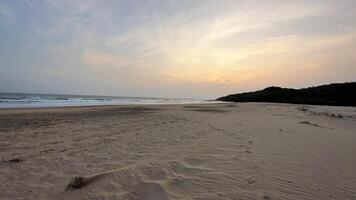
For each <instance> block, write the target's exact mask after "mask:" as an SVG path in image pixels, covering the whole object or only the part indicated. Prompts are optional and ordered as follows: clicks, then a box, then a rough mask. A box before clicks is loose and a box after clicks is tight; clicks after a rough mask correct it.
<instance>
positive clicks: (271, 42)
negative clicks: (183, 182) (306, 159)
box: [0, 0, 356, 96]
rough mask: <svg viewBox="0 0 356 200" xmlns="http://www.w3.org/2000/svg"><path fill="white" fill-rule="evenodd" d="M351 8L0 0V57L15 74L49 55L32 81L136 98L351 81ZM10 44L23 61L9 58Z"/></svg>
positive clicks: (346, 2)
mask: <svg viewBox="0 0 356 200" xmlns="http://www.w3.org/2000/svg"><path fill="white" fill-rule="evenodd" d="M355 7H356V2H355V1H351V0H341V1H337V2H336V1H333V0H325V1H322V0H316V1H307V0H295V1H294V0H292V1H279V0H272V1H258V0H249V1H247V0H226V1H221V0H209V1H206V0H197V1H191V0H182V1H170V0H168V1H167V0H156V1H139V0H130V1H128V0H119V1H104V2H103V1H95V0H79V1H69V0H64V1H56V0H46V1H32V0H25V1H21V2H14V1H4V0H2V1H1V0H0V16H1V19H0V20H1V21H3V22H6V23H7V25H5V24H2V25H0V31H1V32H2V33H3V34H2V39H0V40H1V41H2V43H3V44H4V45H2V46H1V47H0V51H2V52H5V53H4V54H3V56H2V57H0V58H1V60H2V61H1V62H3V63H0V64H2V66H5V63H6V70H7V71H12V72H14V71H16V70H23V69H24V63H21V62H20V61H21V60H31V62H29V63H31V65H30V64H27V65H26V69H27V70H31V69H35V68H36V69H37V68H38V66H42V65H43V62H41V59H43V58H46V59H45V60H46V62H48V63H46V66H47V65H48V66H47V70H45V71H47V72H44V71H41V72H40V73H41V74H37V75H33V77H32V79H38V78H40V77H41V76H45V75H46V73H48V71H51V72H52V73H54V72H58V71H67V70H68V71H70V73H74V74H76V73H77V74H83V73H84V74H86V78H87V79H88V80H93V85H94V84H95V85H97V84H99V83H101V84H103V85H105V86H106V87H107V88H106V89H105V90H103V89H102V88H101V90H103V91H104V92H105V93H110V94H121V93H122V94H128V95H130V94H132V95H136V96H137V95H141V94H139V93H138V92H137V93H135V92H134V91H139V92H142V91H144V92H146V93H144V94H142V95H148V96H150V94H151V93H155V94H157V95H162V96H171V95H174V96H180V95H185V96H186V95H188V96H189V95H190V94H191V95H197V96H199V95H198V94H196V91H197V90H199V89H198V88H199V87H201V88H206V87H208V86H209V87H210V88H212V89H211V91H210V92H211V93H210V95H208V92H207V93H206V94H202V96H215V95H221V94H224V93H229V92H234V91H233V90H247V89H257V88H260V87H264V86H267V85H270V84H277V85H284V86H289V87H301V86H305V85H307V84H321V83H325V82H329V81H330V80H331V81H347V80H349V79H352V78H351V77H352V76H353V75H356V69H355V67H354V66H355V65H354V64H355V62H356V61H355V59H354V58H353V55H354V53H355V50H354V49H356V48H355V47H356V44H355V40H356V39H355V34H356V28H355V27H356V14H355V12H354V10H353V8H355ZM10 41H12V42H10ZM20 47H21V48H20ZM335 49H338V51H337V52H336V51H335ZM9 50H10V51H13V52H12V53H13V54H18V57H19V59H13V58H10V57H9V56H7V57H6V56H5V55H9ZM29 55H32V56H31V57H30V56H29ZM58 58H60V60H59V59H58ZM46 66H45V67H46ZM42 68H43V67H42ZM64 69H66V70H64ZM335 72H337V73H338V76H334V77H333V76H332V74H334V73H335ZM281 73H282V74H284V75H291V78H288V79H283V78H281V76H280V74H281ZM54 74H56V73H54ZM294 74H299V75H300V76H302V77H303V79H304V80H303V81H301V80H300V78H299V77H297V76H293V75H294ZM78 77H80V76H78ZM80 78H83V79H84V77H80ZM68 79H70V78H68V77H67V78H66V81H67V82H68V81H69V82H70V80H68ZM138 79H139V80H138ZM94 80H95V81H94ZM56 81H58V82H61V81H63V76H62V75H61V76H59V75H58V77H57V80H56ZM15 82H16V79H14V81H13V84H15ZM74 82H75V84H78V81H73V83H74ZM0 83H1V82H0ZM86 84H87V82H86ZM89 85H90V83H89ZM119 85H120V88H121V89H120V93H119V92H117V87H119ZM122 85H130V87H126V89H125V87H121V86H122ZM189 86H191V87H189ZM82 87H85V86H84V85H83V86H82ZM88 87H90V86H88ZM220 87H222V88H225V89H221V88H220ZM171 88H175V90H174V91H175V92H172V91H173V90H172V89H171ZM193 88H194V89H193ZM214 88H215V89H214ZM217 88H218V89H217ZM177 89H179V91H178V92H176V91H177ZM156 91H160V92H156ZM74 92H76V91H74ZM93 93H100V91H99V92H97V91H96V90H95V91H93Z"/></svg>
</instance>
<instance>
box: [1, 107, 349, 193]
mask: <svg viewBox="0 0 356 200" xmlns="http://www.w3.org/2000/svg"><path fill="white" fill-rule="evenodd" d="M0 153H1V154H0V156H1V157H0V159H2V160H1V162H0V199H1V200H6V199H11V200H16V199H36V200H41V199H58V200H59V199H63V200H64V199H76V200H77V199H100V200H104V199H105V200H106V199H149V200H160V199H262V200H269V199H313V200H315V199H323V200H325V199H356V156H355V153H356V108H349V107H323V106H302V105H288V104H264V103H244V104H232V103H231V104H211V105H160V106H158V105H156V106H153V105H151V106H98V107H72V108H42V109H12V110H11V109H10V110H0ZM77 176H81V177H82V179H77V182H76V184H73V185H72V187H69V188H67V186H68V184H69V182H70V181H71V179H72V178H74V177H77ZM76 187H80V188H76ZM66 188H67V189H66Z"/></svg>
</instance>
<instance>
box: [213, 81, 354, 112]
mask: <svg viewBox="0 0 356 200" xmlns="http://www.w3.org/2000/svg"><path fill="white" fill-rule="evenodd" d="M217 100H219V101H232V102H274V103H295V104H312V105H333V106H356V82H350V83H333V84H330V85H322V86H317V87H309V88H303V89H290V88H280V87H268V88H266V89H264V90H259V91H255V92H246V93H241V94H232V95H228V96H225V97H220V98H218V99H217Z"/></svg>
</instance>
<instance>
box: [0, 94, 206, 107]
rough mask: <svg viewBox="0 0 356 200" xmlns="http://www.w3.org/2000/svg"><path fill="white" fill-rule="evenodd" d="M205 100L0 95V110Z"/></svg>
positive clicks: (179, 102) (204, 101)
mask: <svg viewBox="0 0 356 200" xmlns="http://www.w3.org/2000/svg"><path fill="white" fill-rule="evenodd" d="M208 102H209V101H206V100H199V99H183V98H150V97H117V96H88V95H62V94H26V93H0V108H25V107H61V106H90V105H134V104H138V105H139V104H190V103H208Z"/></svg>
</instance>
